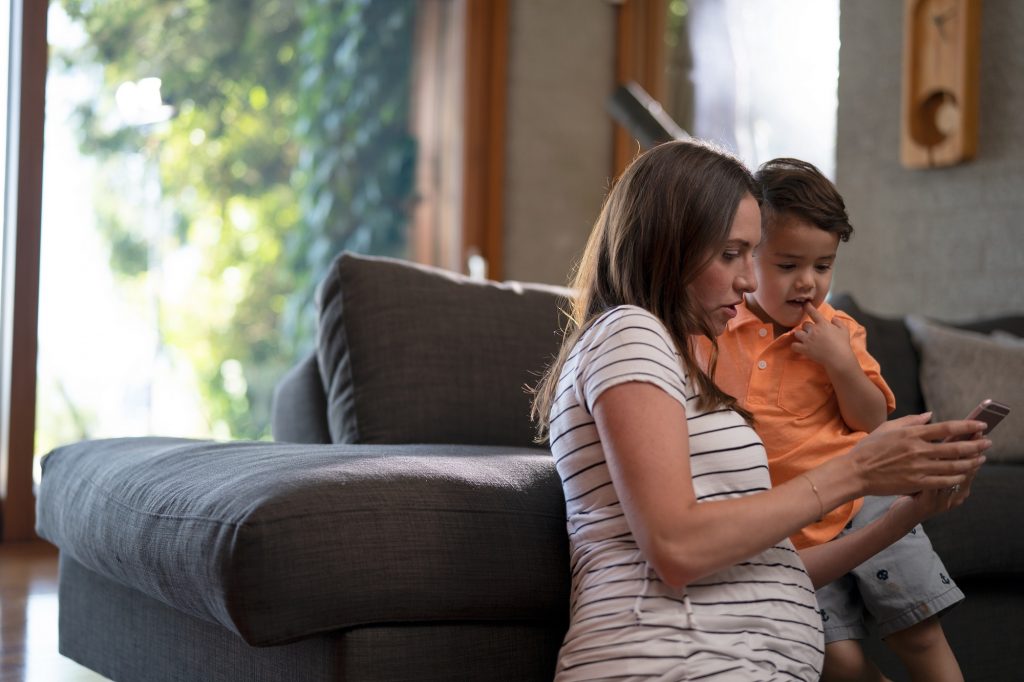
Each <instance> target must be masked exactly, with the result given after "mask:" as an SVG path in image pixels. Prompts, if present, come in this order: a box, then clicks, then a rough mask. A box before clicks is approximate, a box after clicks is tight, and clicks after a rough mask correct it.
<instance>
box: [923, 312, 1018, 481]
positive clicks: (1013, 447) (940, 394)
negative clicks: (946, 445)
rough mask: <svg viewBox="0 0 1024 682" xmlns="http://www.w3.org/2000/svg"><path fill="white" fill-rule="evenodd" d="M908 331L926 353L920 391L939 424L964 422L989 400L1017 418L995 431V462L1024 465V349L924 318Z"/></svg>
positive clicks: (992, 452)
mask: <svg viewBox="0 0 1024 682" xmlns="http://www.w3.org/2000/svg"><path fill="white" fill-rule="evenodd" d="M907 328H908V329H909V330H910V334H911V337H912V338H913V340H914V343H915V345H916V346H917V347H918V349H919V351H920V353H921V391H922V393H923V394H924V400H925V404H926V405H927V406H928V409H929V410H931V411H932V412H934V419H935V420H936V421H942V420H946V419H962V418H963V417H965V416H967V413H968V412H970V411H971V410H972V409H973V408H974V406H975V405H977V404H978V403H979V402H981V401H982V400H984V399H985V398H992V399H993V400H998V401H999V402H1002V403H1006V404H1007V405H1009V406H1010V408H1011V409H1012V410H1015V412H1016V413H1014V412H1011V413H1010V415H1009V416H1008V417H1007V418H1006V419H1004V420H1003V422H1002V423H1001V424H1000V425H999V426H998V427H997V428H996V429H995V430H994V431H993V432H992V436H991V437H992V448H991V449H990V450H989V451H988V452H986V453H985V454H986V456H987V457H988V458H989V459H990V460H992V461H999V462H1009V461H1016V462H1024V419H1022V418H1021V415H1022V411H1024V384H1022V383H1021V377H1024V344H1021V343H1017V342H1011V341H1007V340H1005V339H998V338H992V337H990V336H988V335H985V334H980V333H977V332H971V331H964V330H962V329H954V328H952V327H949V326H946V325H942V324H938V323H935V322H932V321H929V320H927V319H926V318H924V317H921V316H919V315H908V316H907Z"/></svg>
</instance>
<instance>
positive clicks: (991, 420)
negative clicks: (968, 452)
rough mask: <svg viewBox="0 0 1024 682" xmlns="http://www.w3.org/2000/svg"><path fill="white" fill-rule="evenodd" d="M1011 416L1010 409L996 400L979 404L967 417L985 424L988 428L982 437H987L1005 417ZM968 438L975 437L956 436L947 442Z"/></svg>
mask: <svg viewBox="0 0 1024 682" xmlns="http://www.w3.org/2000/svg"><path fill="white" fill-rule="evenodd" d="M1008 414H1010V408H1009V407H1008V406H1006V405H1003V404H1002V403H1000V402H996V401H995V400H982V401H981V402H980V403H978V406H977V407H975V408H974V409H973V410H971V413H970V414H969V415H967V417H966V418H967V419H977V420H978V421H981V422H985V423H986V424H987V426H986V427H985V430H984V431H982V433H981V435H983V436H987V435H988V434H989V433H990V432H991V431H992V429H994V428H995V427H996V424H998V423H999V422H1001V421H1003V417H1005V416H1006V415H1008ZM967 438H973V436H956V437H952V436H951V437H949V438H947V439H946V440H947V441H954V440H966V439H967Z"/></svg>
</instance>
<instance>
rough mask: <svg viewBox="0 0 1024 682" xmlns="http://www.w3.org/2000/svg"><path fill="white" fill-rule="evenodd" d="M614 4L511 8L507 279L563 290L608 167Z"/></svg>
mask: <svg viewBox="0 0 1024 682" xmlns="http://www.w3.org/2000/svg"><path fill="white" fill-rule="evenodd" d="M614 55H615V7H614V5H613V4H612V3H610V2H599V1H597V0H515V1H513V2H510V3H509V62H508V84H509V87H508V112H507V119H506V126H507V136H506V150H505V154H506V166H505V243H504V249H505V254H504V263H503V265H504V278H505V279H517V280H521V281H535V282H547V283H551V284H564V283H565V282H566V278H567V276H568V272H569V269H570V267H571V266H572V265H573V264H574V262H575V260H576V259H577V258H578V257H579V255H580V254H581V252H582V250H583V246H584V244H585V243H586V238H587V235H588V234H589V233H590V228H591V226H592V225H593V223H594V220H595V218H597V214H598V211H599V210H600V207H601V201H602V199H603V198H604V195H605V191H606V189H607V187H608V183H609V175H610V173H611V167H612V122H611V119H610V118H609V116H608V114H607V113H606V112H605V109H604V102H605V99H606V98H607V97H608V95H609V94H610V93H611V91H612V87H613V76H614Z"/></svg>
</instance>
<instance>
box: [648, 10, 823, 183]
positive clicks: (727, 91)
mask: <svg viewBox="0 0 1024 682" xmlns="http://www.w3.org/2000/svg"><path fill="white" fill-rule="evenodd" d="M668 26H669V29H668V33H667V49H666V60H665V61H666V69H667V80H668V94H667V96H666V101H665V103H664V106H665V109H666V110H667V111H668V112H669V113H670V114H671V115H672V116H673V118H675V120H676V121H677V122H679V123H680V125H682V126H683V128H685V129H686V130H688V131H689V132H690V133H691V134H692V135H694V136H695V137H700V138H705V139H710V140H714V141H716V142H718V143H719V144H721V145H722V146H724V147H726V148H727V149H730V150H732V151H733V152H734V153H736V154H738V155H739V156H740V157H741V158H742V159H743V160H744V161H745V162H746V163H747V164H748V165H750V166H751V167H754V168H756V167H757V165H758V164H760V163H763V162H764V161H767V160H769V159H772V158H775V157H778V156H794V157H798V158H803V159H806V160H808V161H810V162H812V163H814V164H815V165H817V166H818V167H819V168H821V170H822V172H824V173H825V174H826V175H828V176H829V177H834V174H835V136H836V111H837V106H838V79H839V2H838V0H766V1H764V2H745V1H744V0H670V2H669V19H668Z"/></svg>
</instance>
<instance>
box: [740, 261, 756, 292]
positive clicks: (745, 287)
mask: <svg viewBox="0 0 1024 682" xmlns="http://www.w3.org/2000/svg"><path fill="white" fill-rule="evenodd" d="M736 290H737V291H741V292H744V293H750V292H753V291H757V275H756V274H754V268H753V266H750V267H748V268H747V269H746V270H745V271H744V272H742V273H740V275H739V276H738V277H737V278H736Z"/></svg>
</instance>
